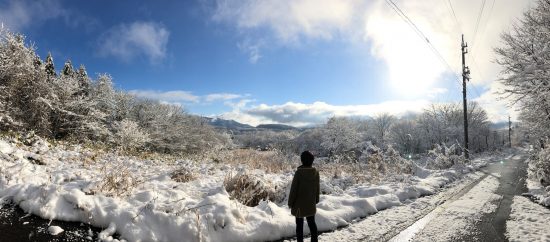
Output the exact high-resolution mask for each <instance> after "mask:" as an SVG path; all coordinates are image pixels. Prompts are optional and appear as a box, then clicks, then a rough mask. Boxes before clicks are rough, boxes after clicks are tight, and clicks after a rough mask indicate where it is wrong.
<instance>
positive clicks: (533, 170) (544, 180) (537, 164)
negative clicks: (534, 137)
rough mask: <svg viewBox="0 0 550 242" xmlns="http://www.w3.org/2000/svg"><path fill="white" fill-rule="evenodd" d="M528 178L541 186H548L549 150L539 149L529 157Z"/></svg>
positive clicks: (549, 182)
mask: <svg viewBox="0 0 550 242" xmlns="http://www.w3.org/2000/svg"><path fill="white" fill-rule="evenodd" d="M529 178H531V179H533V180H536V181H539V182H540V183H541V184H542V185H543V186H549V185H550V149H541V150H539V151H538V152H536V153H533V154H532V155H531V159H530V160H529Z"/></svg>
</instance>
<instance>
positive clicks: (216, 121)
mask: <svg viewBox="0 0 550 242" xmlns="http://www.w3.org/2000/svg"><path fill="white" fill-rule="evenodd" d="M203 118H204V120H205V121H206V122H208V123H209V124H210V125H212V126H214V127H215V128H217V129H224V130H231V131H232V132H247V131H259V130H272V131H285V130H299V129H298V128H296V127H293V126H290V125H284V124H260V125H258V126H256V127H254V126H251V125H248V124H243V123H239V122H237V121H235V120H231V119H221V118H209V117H203Z"/></svg>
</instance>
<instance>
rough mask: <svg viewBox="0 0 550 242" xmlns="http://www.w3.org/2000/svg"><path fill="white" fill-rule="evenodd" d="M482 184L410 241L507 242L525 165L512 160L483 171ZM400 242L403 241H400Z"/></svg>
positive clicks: (523, 189)
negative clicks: (515, 199) (510, 221)
mask: <svg viewBox="0 0 550 242" xmlns="http://www.w3.org/2000/svg"><path fill="white" fill-rule="evenodd" d="M483 172H484V173H485V175H484V176H483V177H482V180H481V181H480V182H479V183H478V184H477V185H475V186H474V187H472V188H471V189H470V190H469V191H468V192H467V193H465V194H464V195H463V196H461V197H460V198H458V199H456V200H454V201H452V202H450V203H445V204H444V205H442V206H440V207H438V209H439V210H441V211H440V212H439V213H438V214H437V215H436V216H434V218H432V219H431V221H430V222H428V223H427V224H426V225H425V228H424V229H422V230H420V231H418V233H417V234H416V235H415V236H414V237H412V238H410V240H411V241H433V240H434V239H435V240H436V241H451V240H452V241H508V239H507V237H506V236H505V234H506V221H507V220H508V218H509V216H510V211H511V204H512V201H513V198H514V196H515V195H521V194H522V193H523V192H526V191H527V188H526V187H525V177H526V164H525V162H524V159H523V158H522V157H521V156H514V157H512V158H511V159H506V160H503V161H501V162H497V163H493V164H490V165H489V166H488V167H487V168H485V169H483ZM401 241H403V240H401Z"/></svg>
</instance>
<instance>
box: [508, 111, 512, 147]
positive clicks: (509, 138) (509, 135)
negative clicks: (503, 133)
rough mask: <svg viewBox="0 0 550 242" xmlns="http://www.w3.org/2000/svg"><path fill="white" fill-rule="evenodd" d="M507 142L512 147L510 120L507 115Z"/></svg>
mask: <svg viewBox="0 0 550 242" xmlns="http://www.w3.org/2000/svg"><path fill="white" fill-rule="evenodd" d="M508 143H509V144H510V148H512V120H511V119H510V116H508Z"/></svg>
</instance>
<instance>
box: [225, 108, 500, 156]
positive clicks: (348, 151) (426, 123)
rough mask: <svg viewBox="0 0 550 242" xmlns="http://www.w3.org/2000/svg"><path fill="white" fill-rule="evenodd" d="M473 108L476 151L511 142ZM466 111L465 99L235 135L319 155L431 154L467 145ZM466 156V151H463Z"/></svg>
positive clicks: (243, 141) (241, 140) (247, 142)
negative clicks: (397, 113) (416, 110)
mask: <svg viewBox="0 0 550 242" xmlns="http://www.w3.org/2000/svg"><path fill="white" fill-rule="evenodd" d="M469 107H470V108H469V110H468V122H469V136H470V138H469V144H470V145H469V149H470V152H481V151H486V150H493V149H497V148H500V147H503V146H505V145H507V144H508V140H507V139H506V140H505V137H504V136H503V135H502V134H501V133H500V132H498V133H497V130H493V129H491V122H489V120H488V117H487V113H486V112H485V110H483V109H482V108H481V107H480V106H479V105H478V104H477V103H475V102H470V103H469ZM463 117H464V116H463V111H462V105H461V104H459V103H443V104H432V105H431V106H430V107H429V108H427V109H425V110H424V111H423V112H422V113H420V114H411V115H408V116H405V117H401V118H398V117H396V116H393V115H390V114H387V113H382V114H378V115H377V116H375V117H373V118H368V119H358V118H348V117H332V118H330V119H329V120H328V122H327V123H326V124H324V125H322V126H319V127H316V128H311V129H306V130H305V131H297V130H290V131H283V132H274V131H257V132H249V133H244V134H239V135H236V136H235V140H236V141H237V143H238V144H240V145H242V146H245V147H257V148H263V149H266V148H267V149H269V148H275V149H280V150H286V151H289V152H299V151H300V150H312V151H314V152H315V153H316V154H317V155H320V156H329V157H335V158H337V159H344V160H349V161H360V160H361V159H365V158H366V157H365V155H368V154H369V153H373V152H376V149H377V148H381V149H383V150H386V149H388V148H390V147H391V148H392V149H396V150H397V151H399V152H400V153H401V154H402V155H405V154H406V155H416V154H426V153H428V151H429V150H433V149H435V148H438V147H451V146H454V147H455V149H452V150H455V151H461V150H462V144H463V143H464V129H463V121H464V120H463ZM457 155H461V154H457Z"/></svg>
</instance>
